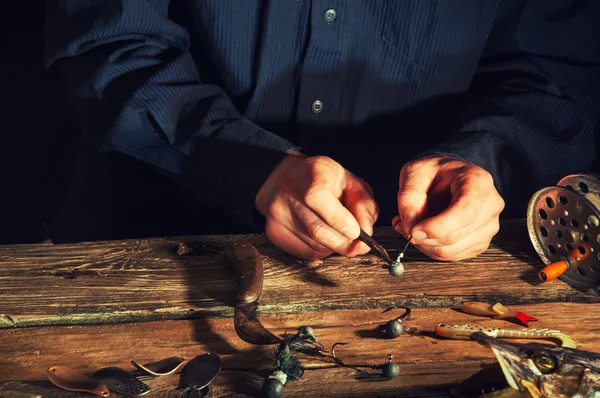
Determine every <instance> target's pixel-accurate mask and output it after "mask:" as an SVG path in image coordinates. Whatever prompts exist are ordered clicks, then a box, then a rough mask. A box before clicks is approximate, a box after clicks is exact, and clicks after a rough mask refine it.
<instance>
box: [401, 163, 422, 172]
mask: <svg viewBox="0 0 600 398" xmlns="http://www.w3.org/2000/svg"><path fill="white" fill-rule="evenodd" d="M422 166H423V164H422V162H419V161H416V160H413V161H411V162H408V163H406V164H405V165H404V166H403V167H402V169H401V172H404V175H409V174H412V173H414V172H415V171H417V170H418V169H419V168H420V167H422Z"/></svg>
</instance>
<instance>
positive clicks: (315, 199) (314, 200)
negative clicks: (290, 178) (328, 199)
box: [303, 185, 323, 207]
mask: <svg viewBox="0 0 600 398" xmlns="http://www.w3.org/2000/svg"><path fill="white" fill-rule="evenodd" d="M322 195H323V194H322V191H321V189H320V188H319V187H318V186H316V185H312V186H310V187H309V188H308V189H307V190H306V192H305V193H304V198H303V199H304V203H306V204H307V205H309V206H311V207H312V206H315V205H317V204H318V203H319V202H320V200H321V197H322Z"/></svg>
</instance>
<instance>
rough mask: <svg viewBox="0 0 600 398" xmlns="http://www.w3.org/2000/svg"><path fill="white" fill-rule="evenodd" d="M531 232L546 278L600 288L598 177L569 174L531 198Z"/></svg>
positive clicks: (548, 280) (579, 287) (530, 236)
mask: <svg viewBox="0 0 600 398" xmlns="http://www.w3.org/2000/svg"><path fill="white" fill-rule="evenodd" d="M527 231H528V233H529V238H530V240H531V243H532V244H533V248H534V249H535V251H536V252H537V254H538V255H539V256H540V258H541V260H542V261H543V263H544V267H543V268H542V269H541V270H539V272H538V277H539V279H540V280H541V281H542V282H546V283H548V282H550V281H552V280H554V279H557V278H558V279H561V280H562V281H564V282H566V283H568V284H569V285H571V286H573V287H576V288H578V289H596V288H599V287H600V175H598V174H595V173H581V174H571V175H567V176H565V177H564V178H562V179H561V180H560V181H558V183H557V184H556V186H550V187H546V188H542V189H540V190H539V191H537V192H536V193H535V194H534V195H533V196H532V197H531V199H530V201H529V205H528V208H527Z"/></svg>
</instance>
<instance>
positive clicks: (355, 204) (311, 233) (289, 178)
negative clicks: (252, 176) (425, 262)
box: [255, 153, 379, 261]
mask: <svg viewBox="0 0 600 398" xmlns="http://www.w3.org/2000/svg"><path fill="white" fill-rule="evenodd" d="M255 204H256V208H257V209H258V211H259V212H260V213H261V214H262V215H264V216H265V217H266V228H265V232H266V234H267V237H268V238H269V239H270V240H271V242H272V243H273V244H274V245H275V246H277V247H278V248H280V249H281V250H283V251H286V252H288V253H290V254H292V255H294V256H296V257H299V258H302V259H306V260H312V261H314V260H320V259H322V258H325V257H327V256H329V255H331V254H332V253H339V254H341V255H344V256H347V257H354V256H356V255H359V254H365V253H368V252H369V250H370V249H369V247H368V246H367V245H365V244H364V243H362V242H360V241H357V240H356V239H357V238H358V235H359V233H360V228H362V229H363V230H364V231H365V232H366V233H368V234H369V235H370V234H372V231H373V224H374V223H375V221H376V220H377V217H378V216H379V209H378V206H377V204H376V202H375V200H374V198H373V192H372V190H371V187H370V186H369V185H368V184H367V183H365V182H364V181H362V180H361V179H359V178H358V177H356V176H354V175H352V174H351V173H350V172H348V171H347V170H346V169H344V168H343V167H342V166H341V165H340V164H339V163H337V162H335V161H334V160H332V159H331V158H328V157H322V156H315V157H306V156H305V155H303V154H301V153H291V154H289V155H288V156H286V157H285V158H284V159H283V160H282V161H281V162H280V163H279V164H278V165H277V166H276V167H275V169H274V170H273V171H272V172H271V174H270V175H269V177H268V178H267V180H266V181H265V182H264V184H263V185H262V186H261V188H260V189H259V191H258V193H257V195H256V201H255Z"/></svg>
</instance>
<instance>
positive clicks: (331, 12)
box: [297, 0, 349, 124]
mask: <svg viewBox="0 0 600 398" xmlns="http://www.w3.org/2000/svg"><path fill="white" fill-rule="evenodd" d="M348 7H349V6H348V5H346V4H345V3H341V0H336V1H322V0H314V1H313V4H312V15H311V25H310V29H311V34H310V42H309V44H308V47H307V51H306V55H305V58H304V63H303V65H302V73H301V82H300V94H299V104H298V106H299V108H300V109H298V120H297V122H298V123H300V124H303V123H307V124H314V123H317V124H321V123H327V121H330V120H336V119H337V120H339V118H340V116H341V115H340V112H341V111H342V109H341V100H340V97H341V94H342V82H343V76H342V73H340V71H341V70H343V68H344V60H343V57H344V52H345V40H346V37H345V35H346V32H347V22H346V21H344V9H347V8H348ZM334 71H335V72H334Z"/></svg>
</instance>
